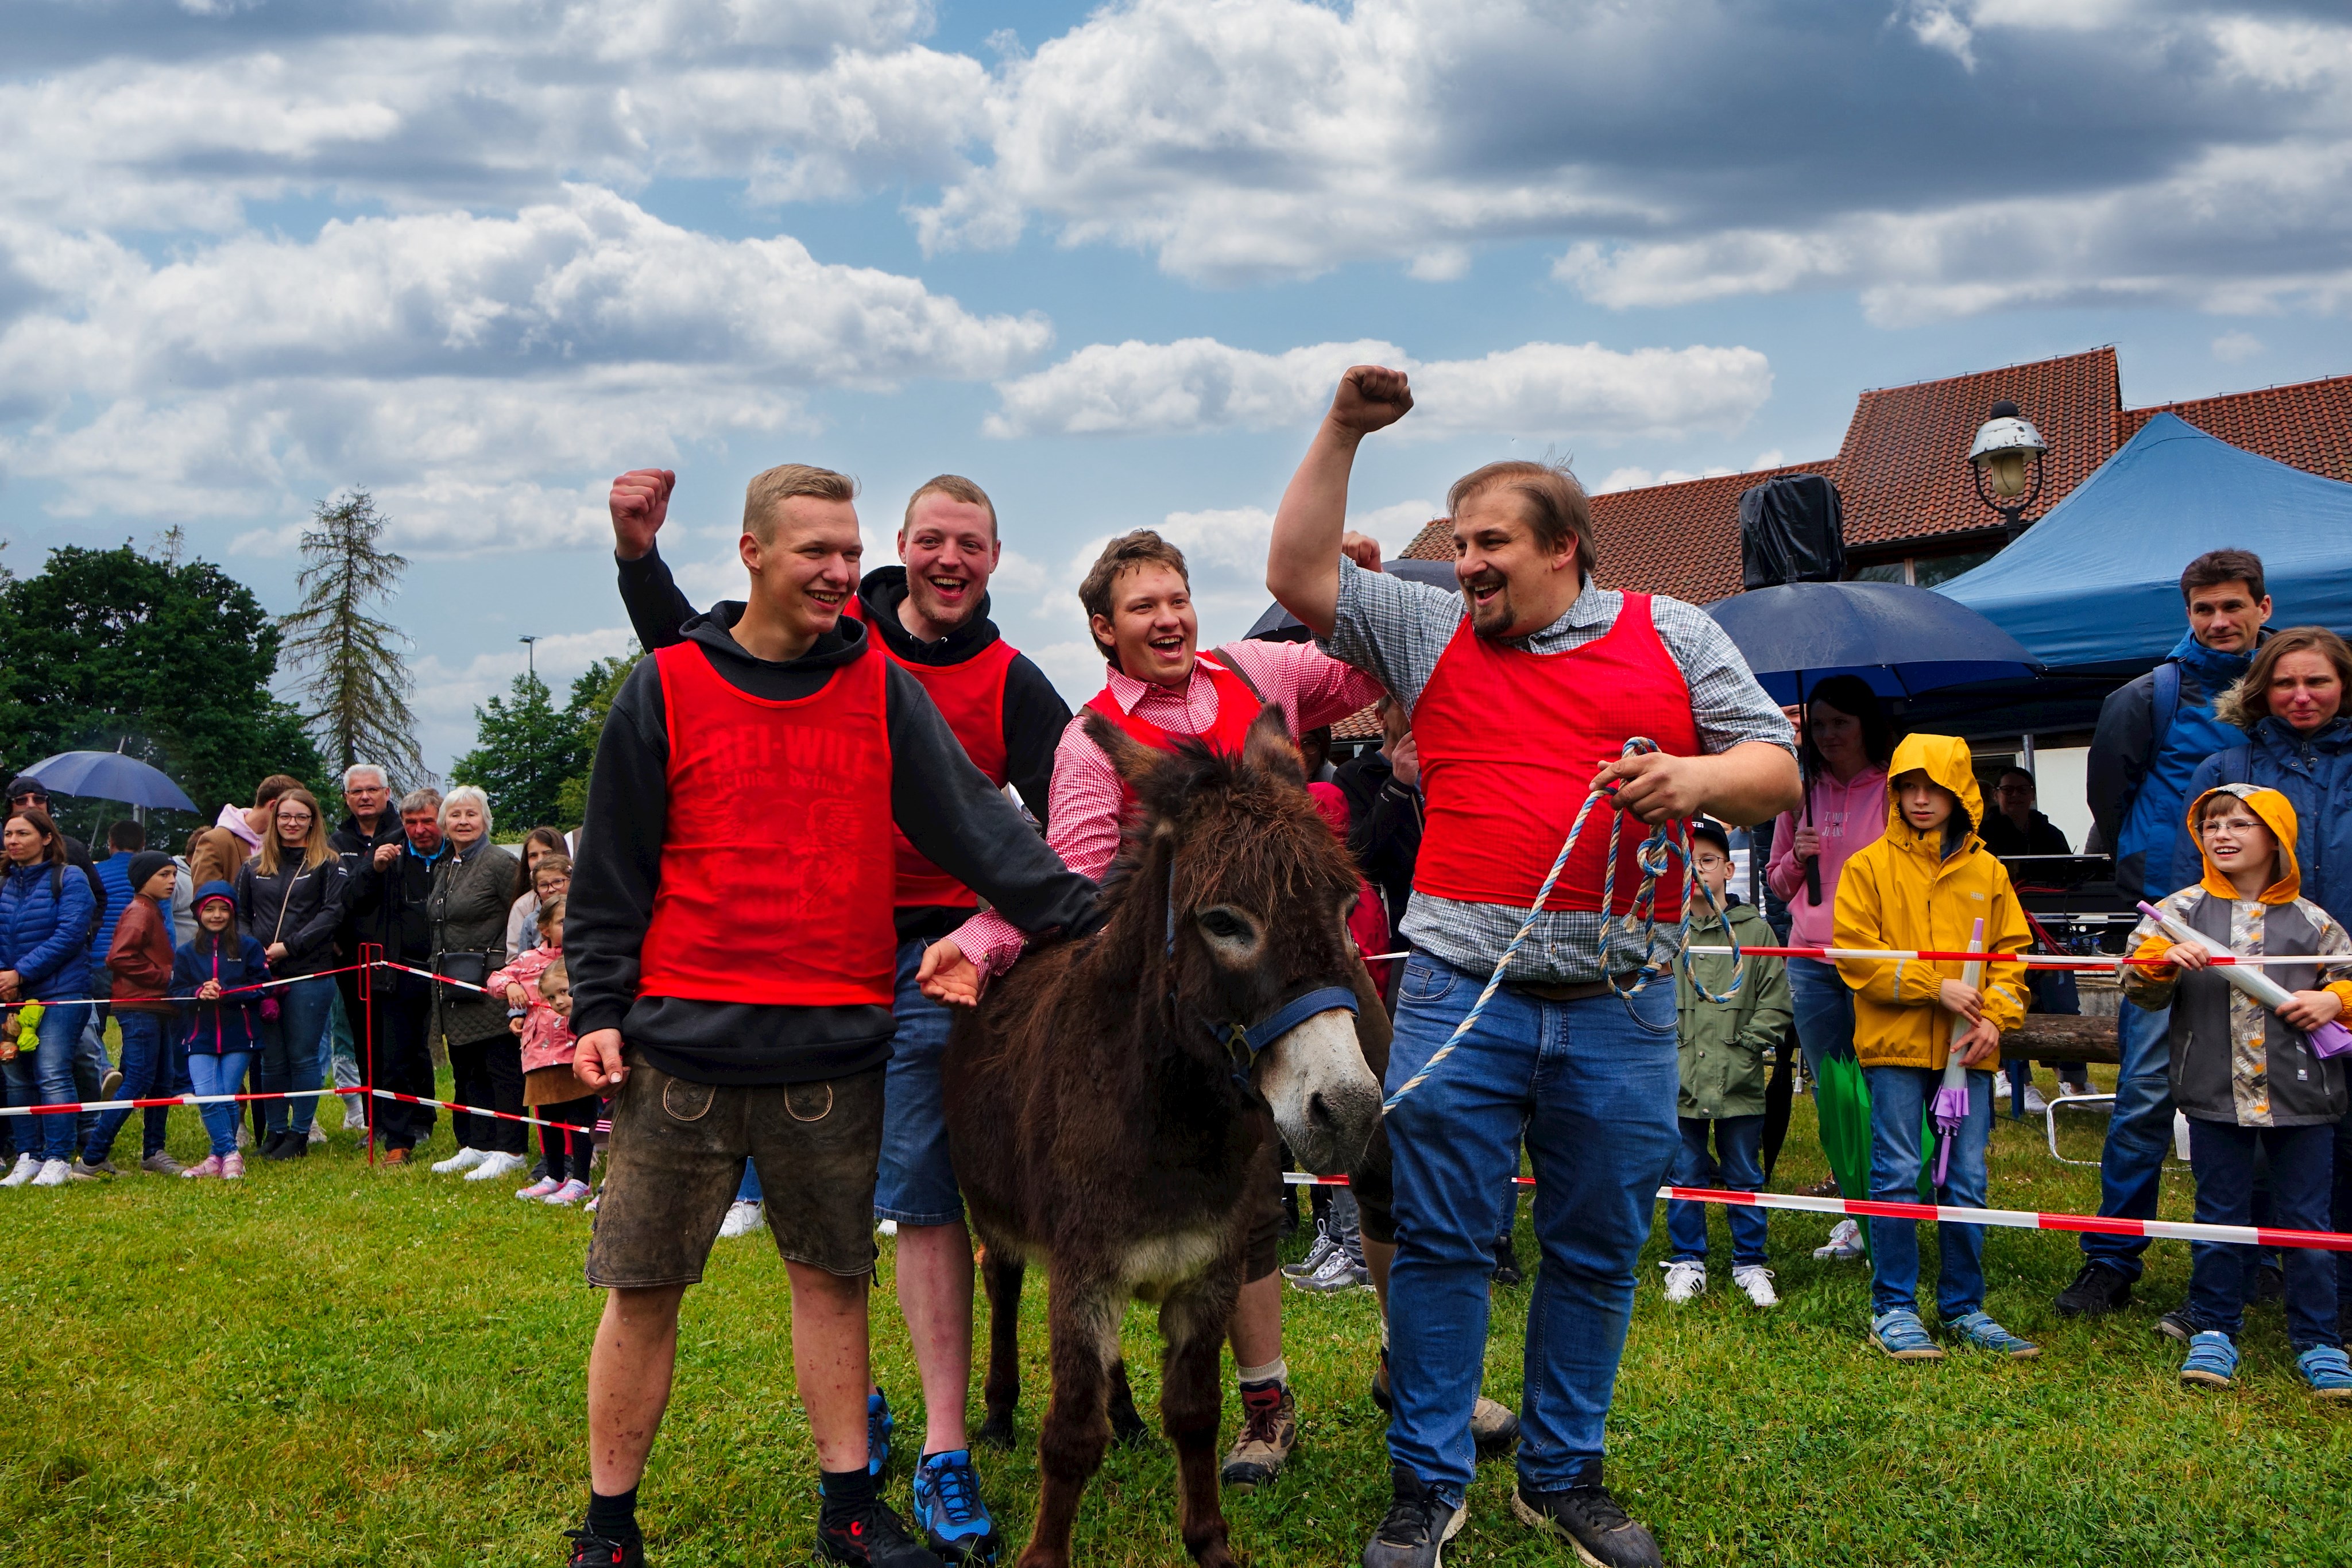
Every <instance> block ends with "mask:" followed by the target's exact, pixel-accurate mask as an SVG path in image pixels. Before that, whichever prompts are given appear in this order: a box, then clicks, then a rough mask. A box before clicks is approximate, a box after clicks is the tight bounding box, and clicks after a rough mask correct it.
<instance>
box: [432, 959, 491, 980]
mask: <svg viewBox="0 0 2352 1568" xmlns="http://www.w3.org/2000/svg"><path fill="white" fill-rule="evenodd" d="M433 972H434V973H435V974H436V975H438V976H440V977H442V978H443V979H445V980H456V981H457V982H458V983H459V984H460V985H467V986H480V985H484V984H486V983H487V982H488V980H489V977H490V956H489V955H488V953H436V954H435V955H434V957H433Z"/></svg>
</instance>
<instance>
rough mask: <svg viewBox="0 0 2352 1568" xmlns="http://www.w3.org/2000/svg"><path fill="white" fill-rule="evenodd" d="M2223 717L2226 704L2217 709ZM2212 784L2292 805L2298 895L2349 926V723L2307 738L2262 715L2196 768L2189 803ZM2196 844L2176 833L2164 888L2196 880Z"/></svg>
mask: <svg viewBox="0 0 2352 1568" xmlns="http://www.w3.org/2000/svg"><path fill="white" fill-rule="evenodd" d="M2223 711H2224V712H2225V713H2226V712H2228V711H2229V705H2228V704H2226V703H2225V704H2224V705H2223ZM2216 784H2259V785H2261V786H2263V788H2264V789H2275V790H2277V791H2278V792H2279V793H2281V794H2282V795H2284V796H2285V797H2286V798H2287V799H2288V800H2292V801H2294V814H2295V820H2296V821H2297V823H2298V824H2299V827H2300V830H2301V833H2302V838H2301V841H2299V842H2297V843H2296V845H2295V846H2294V853H2295V859H2296V860H2297V861H2299V862H2302V869H2303V896H2304V897H2305V898H2307V899H2309V900H2311V902H2312V903H2314V904H2317V905H2319V907H2320V908H2322V909H2325V910H2326V911H2327V913H2328V914H2329V915H2333V916H2335V917H2336V923H2337V924H2338V925H2352V719H2346V718H2343V717H2340V716H2339V717H2336V718H2332V719H2329V720H2328V721H2327V722H2326V724H2323V725H2321V726H2320V727H2318V728H2317V729H2315V730H2313V731H2312V732H2311V733H2310V734H2309V735H2297V734H2296V733H2295V732H2294V728H2293V727H2291V726H2289V725H2287V724H2285V723H2284V722H2283V721H2281V720H2279V719H2277V718H2274V717H2272V716H2269V715H2264V716H2263V717H2262V718H2261V719H2260V720H2258V721H2257V722H2256V723H2255V724H2254V726H2253V727H2252V731H2251V732H2250V733H2249V734H2248V735H2247V737H2246V739H2245V740H2244V741H2242V743H2241V744H2239V745H2236V746H2233V747H2230V748H2229V749H2227V750H2225V751H2218V752H2216V753H2214V754H2213V755H2212V756H2210V757H2209V758H2206V759H2205V760H2204V761H2203V762H2202V763H2200V765H2199V766H2198V768H2197V773H2196V777H2194V778H2193V779H2190V780H2189V799H2190V800H2195V799H2197V797H2198V796H2200V795H2201V794H2203V793H2204V792H2205V791H2206V790H2208V789H2211V788H2213V786H2215V785H2216ZM2204 863H2205V862H2204V857H2203V855H2202V854H2201V853H2200V852H2199V850H2198V847H2197V841H2196V840H2195V839H2193V838H2191V837H2189V834H2187V833H2185V832H2184V833H2182V834H2181V835H2180V837H2179V841H2178V846H2177V847H2176V848H2175V850H2174V852H2173V856H2172V888H2171V889H2169V890H2168V891H2174V890H2178V889H2180V888H2184V887H2187V886H2189V884H2190V883H2194V882H2195V881H2197V879H2198V878H2199V877H2200V876H2201V875H2203V874H2204Z"/></svg>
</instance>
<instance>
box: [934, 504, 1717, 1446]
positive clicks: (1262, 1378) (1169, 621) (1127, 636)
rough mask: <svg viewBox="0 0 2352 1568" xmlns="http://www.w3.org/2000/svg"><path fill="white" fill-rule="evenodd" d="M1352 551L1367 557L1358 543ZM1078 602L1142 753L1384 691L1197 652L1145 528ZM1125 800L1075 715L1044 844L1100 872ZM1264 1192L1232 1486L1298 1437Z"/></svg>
mask: <svg viewBox="0 0 2352 1568" xmlns="http://www.w3.org/2000/svg"><path fill="white" fill-rule="evenodd" d="M1355 548H1357V549H1367V548H1369V549H1370V550H1372V551H1375V552H1376V551H1377V549H1378V547H1377V546H1374V545H1372V544H1371V541H1370V540H1369V539H1367V540H1363V541H1362V542H1361V543H1360V544H1359V545H1357V546H1356V547H1355ZM1078 601H1079V602H1080V604H1082V605H1083V606H1084V607H1085V609H1086V611H1087V627H1088V629H1089V631H1090V632H1091V633H1092V634H1093V636H1094V639H1095V644H1096V646H1097V647H1098V648H1099V649H1101V651H1102V653H1103V654H1104V656H1105V658H1106V659H1107V660H1108V663H1109V668H1108V671H1107V672H1106V674H1105V679H1104V685H1103V689H1102V690H1101V691H1100V692H1098V693H1097V694H1096V695H1095V696H1094V697H1093V698H1092V699H1091V700H1089V701H1088V702H1087V707H1088V708H1090V709H1091V710H1093V711H1094V712H1096V713H1097V714H1100V715H1101V716H1103V717H1105V718H1107V719H1108V720H1109V721H1110V722H1111V723H1113V724H1116V725H1118V727H1120V728H1122V729H1124V730H1126V731H1127V732H1128V734H1129V735H1131V736H1133V737H1136V738H1137V739H1138V740H1140V741H1142V742H1143V743H1144V744H1145V745H1147V746H1158V747H1168V746H1172V745H1173V744H1174V743H1175V741H1176V740H1177V739H1180V738H1189V737H1199V738H1201V739H1203V740H1206V741H1207V742H1208V743H1209V744H1210V745H1211V746H1212V747H1220V748H1223V749H1225V750H1237V749H1238V748H1239V747H1240V746H1241V743H1242V737H1243V736H1244V734H1245V733H1246V732H1247V731H1248V729H1249V727H1250V722H1251V720H1253V719H1255V717H1256V716H1257V715H1258V713H1259V712H1260V710H1261V709H1263V708H1264V707H1265V706H1267V705H1269V704H1271V705H1272V706H1276V707H1277V708H1279V709H1281V711H1282V715H1283V718H1284V720H1285V721H1286V724H1287V726H1288V727H1289V730H1290V734H1291V737H1292V738H1293V739H1297V737H1299V736H1301V735H1303V734H1305V733H1306V732H1307V731H1308V730H1311V729H1316V728H1318V727H1321V726H1324V725H1327V724H1330V723H1333V722H1335V721H1336V720H1338V719H1339V718H1342V717H1344V716H1347V715H1349V714H1351V713H1353V712H1355V711H1356V710H1357V709H1359V708H1360V707H1362V706H1365V705H1366V704H1368V703H1370V702H1373V701H1375V700H1377V699H1378V698H1379V696H1380V695H1381V688H1380V685H1379V684H1378V683H1377V682H1375V681H1373V680H1372V679H1371V678H1370V676H1368V675H1366V674H1363V673H1361V672H1360V671H1358V670H1353V669H1350V668H1349V666H1347V665H1346V664H1341V663H1339V661H1338V660H1337V659H1334V658H1332V657H1331V656H1330V655H1329V654H1328V653H1324V652H1323V651H1322V650H1321V649H1319V648H1317V647H1315V646H1314V645H1312V644H1311V643H1264V642H1244V643H1233V644H1231V645H1229V646H1227V647H1223V648H1220V649H1218V650H1216V652H1215V653H1213V654H1203V653H1199V652H1198V647H1197V643H1198V638H1199V632H1200V625H1199V622H1198V620H1197V618H1196V617H1195V615H1194V613H1193V609H1192V582H1191V578H1190V576H1189V575H1188V573H1187V572H1186V570H1185V566H1184V555H1183V552H1182V551H1181V550H1180V549H1177V548H1176V547H1175V546H1174V545H1171V544H1170V543H1169V542H1168V541H1167V540H1165V539H1163V538H1160V536H1159V535H1158V534H1156V533H1153V532H1152V531H1151V530H1150V529H1149V528H1139V529H1137V530H1136V531H1135V532H1133V533H1129V534H1126V535H1122V536H1121V537H1120V538H1115V539H1113V540H1111V542H1110V543H1109V544H1108V545H1107V546H1105V547H1104V549H1103V552H1102V554H1101V555H1100V556H1099V557H1098V558H1097V559H1096V561H1095V563H1094V566H1093V567H1092V569H1091V570H1088V571H1087V576H1086V580H1084V581H1083V582H1082V583H1080V584H1079V587H1078ZM1125 805H1126V788H1125V786H1124V785H1123V784H1122V783H1121V781H1120V779H1119V777H1118V773H1117V771H1116V770H1114V769H1113V768H1112V767H1111V763H1110V758H1108V757H1107V756H1105V755H1104V754H1103V750H1102V747H1098V746H1097V745H1096V744H1095V743H1094V741H1093V740H1092V739H1091V738H1090V737H1088V736H1087V733H1086V727H1085V725H1084V724H1083V723H1082V722H1080V721H1079V720H1076V719H1073V720H1072V721H1071V722H1070V724H1069V727H1068V728H1066V730H1065V731H1064V732H1063V735H1062V743H1061V747H1060V748H1059V750H1058V752H1057V753H1056V755H1055V761H1054V784H1053V798H1052V810H1051V814H1050V817H1049V819H1048V824H1047V828H1046V834H1045V839H1046V842H1048V843H1049V844H1051V845H1052V846H1053V847H1054V849H1055V852H1058V853H1059V854H1060V855H1061V857H1062V859H1063V861H1064V862H1066V864H1068V866H1069V867H1070V869H1071V870H1073V871H1076V872H1081V873H1085V874H1086V875H1087V876H1091V877H1096V878H1099V877H1101V875H1102V874H1103V873H1104V872H1105V871H1107V870H1108V869H1109V866H1110V862H1111V858H1112V857H1113V856H1114V855H1115V854H1116V853H1117V852H1118V840H1119V819H1120V816H1121V814H1122V813H1123V811H1124V810H1125ZM1023 946H1024V937H1023V936H1022V934H1021V932H1019V931H1018V930H1016V929H1014V928H1013V926H1012V925H1008V924H1007V923H1006V922H1005V921H1004V920H1003V919H1002V918H1001V917H1000V916H998V915H995V914H993V913H983V914H982V915H977V916H975V917H974V918H972V919H971V921H969V922H967V923H966V924H965V925H963V927H962V928H961V929H960V930H959V931H957V932H956V933H955V935H954V936H951V937H950V938H949V939H948V940H946V941H944V942H941V943H940V944H938V945H936V946H934V947H933V948H932V950H931V952H930V954H929V956H928V957H926V958H925V960H924V963H923V976H922V977H923V979H924V980H925V982H926V984H927V987H928V988H929V992H930V994H931V995H932V996H934V997H938V998H943V999H946V1000H950V1001H953V1002H958V1003H961V1004H965V1005H969V1004H971V1003H972V1002H975V1001H977V1000H978V999H979V996H980V990H981V988H982V985H983V984H985V982H986V980H987V978H988V977H991V976H993V975H997V974H1001V973H1003V970H1004V969H1006V968H1007V967H1010V966H1011V965H1012V963H1013V960H1014V959H1015V958H1017V957H1019V956H1020V955H1021V949H1022V947H1023ZM1374 1065H1375V1066H1376V1067H1377V1066H1378V1061H1377V1059H1375V1061H1374ZM1679 1143H1680V1140H1679V1137H1677V1146H1679ZM1376 1158H1377V1157H1376ZM1378 1163H1381V1164H1384V1163H1385V1162H1384V1161H1379V1162H1378ZM1379 1174H1380V1173H1379V1172H1376V1171H1370V1172H1365V1173H1360V1176H1361V1178H1362V1180H1361V1181H1360V1197H1362V1199H1363V1207H1364V1253H1365V1260H1366V1261H1367V1262H1368V1263H1369V1264H1370V1271H1371V1274H1372V1277H1373V1280H1374V1281H1375V1282H1376V1287H1377V1288H1378V1289H1380V1290H1381V1291H1385V1290H1386V1289H1387V1283H1388V1255H1389V1249H1390V1245H1389V1244H1390V1241H1391V1237H1390V1235H1389V1223H1388V1204H1387V1202H1386V1191H1385V1187H1384V1186H1381V1185H1380V1184H1379V1183H1378V1181H1377V1176H1379ZM1281 1225H1282V1207H1281V1203H1280V1200H1279V1195H1278V1193H1277V1191H1276V1189H1275V1188H1274V1187H1273V1186H1271V1185H1269V1186H1268V1189H1267V1191H1266V1193H1265V1208H1264V1210H1263V1211H1262V1212H1261V1214H1260V1216H1259V1220H1258V1225H1257V1227H1256V1229H1255V1232H1254V1233H1253V1234H1252V1236H1251V1239H1250V1249H1249V1254H1248V1258H1247V1260H1246V1262H1247V1280H1246V1283H1244V1286H1243V1287H1242V1293H1241V1300H1240V1302H1239V1303H1238V1305H1237V1306H1236V1307H1235V1309H1234V1322H1233V1329H1232V1340H1233V1347H1234V1366H1235V1369H1236V1371H1235V1377H1236V1380H1237V1381H1238V1382H1239V1384H1240V1385H1241V1403H1242V1411H1243V1416H1244V1424H1243V1427H1242V1431H1241V1435H1240V1436H1239V1437H1238V1438H1237V1439H1236V1440H1235V1441H1234V1447H1233V1448H1232V1450H1231V1451H1230V1452H1229V1453H1228V1454H1227V1455H1226V1456H1225V1462H1224V1465H1223V1480H1224V1484H1225V1485H1227V1486H1231V1487H1241V1488H1250V1487H1255V1486H1261V1485H1263V1484H1265V1482H1267V1481H1270V1480H1272V1479H1274V1477H1275V1476H1276V1474H1277V1473H1278V1472H1279V1471H1280V1470H1281V1469H1282V1466H1283V1463H1284V1461H1285V1460H1286V1458H1288V1457H1289V1455H1290V1451H1291V1448H1292V1447H1293V1445H1294V1444H1295V1443H1296V1442H1297V1436H1298V1418H1297V1402H1296V1400H1295V1399H1294V1398H1293V1397H1292V1396H1291V1392H1290V1373H1289V1368H1288V1366H1287V1364H1286V1363H1285V1362H1284V1360H1283V1355H1282V1276H1281V1274H1280V1272H1279V1271H1278V1264H1279V1262H1280V1257H1279V1253H1278V1250H1277V1249H1278V1248H1279V1246H1280V1243H1281ZM1374 1387H1375V1396H1376V1397H1380V1396H1382V1395H1381V1387H1382V1385H1381V1383H1380V1382H1379V1381H1378V1380H1376V1382H1375V1385H1374ZM1479 1405H1480V1406H1481V1413H1482V1416H1483V1417H1484V1418H1483V1419H1482V1420H1481V1421H1480V1423H1479V1433H1480V1437H1481V1439H1482V1441H1483V1444H1484V1446H1485V1447H1486V1448H1487V1449H1488V1450H1489V1451H1502V1450H1507V1448H1508V1446H1509V1445H1510V1443H1511V1442H1513V1441H1515V1440H1516V1439H1517V1423H1516V1422H1514V1421H1513V1420H1512V1419H1511V1416H1510V1413H1509V1412H1508V1411H1507V1410H1504V1409H1503V1408H1502V1407H1501V1406H1497V1405H1496V1404H1495V1403H1494V1402H1493V1401H1492V1400H1481V1401H1479Z"/></svg>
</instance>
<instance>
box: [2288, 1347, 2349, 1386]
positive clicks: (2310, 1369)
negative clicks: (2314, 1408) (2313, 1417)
mask: <svg viewBox="0 0 2352 1568" xmlns="http://www.w3.org/2000/svg"><path fill="white" fill-rule="evenodd" d="M2294 1365H2295V1370H2296V1371H2298V1372H2300V1373H2302V1374H2303V1380H2304V1381H2305V1383H2308V1384H2310V1385H2311V1392H2312V1396H2314V1397H2315V1398H2319V1399H2352V1357H2347V1356H2346V1355H2345V1354H2344V1353H2343V1352H2342V1351H2340V1350H2338V1349H2336V1347H2335V1346H2334V1345H2332V1344H2323V1345H2315V1346H2314V1347H2313V1348H2312V1349H2310V1350H2306V1351H2305V1352H2304V1353H2303V1354H2301V1355H2298V1356H2296V1357H2295V1358H2294Z"/></svg>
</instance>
